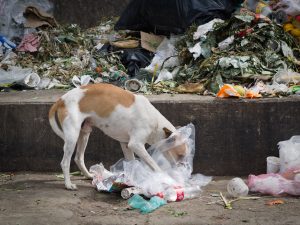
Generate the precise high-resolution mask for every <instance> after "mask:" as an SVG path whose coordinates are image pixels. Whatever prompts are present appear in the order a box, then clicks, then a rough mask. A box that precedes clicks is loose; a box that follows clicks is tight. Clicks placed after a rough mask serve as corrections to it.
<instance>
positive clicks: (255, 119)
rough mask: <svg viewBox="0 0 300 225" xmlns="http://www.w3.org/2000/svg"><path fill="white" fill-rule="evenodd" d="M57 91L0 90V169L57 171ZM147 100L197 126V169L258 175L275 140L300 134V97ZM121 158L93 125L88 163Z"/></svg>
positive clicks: (173, 118)
mask: <svg viewBox="0 0 300 225" xmlns="http://www.w3.org/2000/svg"><path fill="white" fill-rule="evenodd" d="M61 94H62V93H57V92H18V93H8V94H5V93H1V94H0V118H1V122H0V171H20V170H30V171H60V166H59V164H60V161H61V158H62V153H63V152H62V145H63V142H62V140H61V139H59V138H58V137H57V136H56V135H55V134H54V133H53V131H52V130H51V128H50V126H49V123H48V119H47V114H48V110H49V108H50V105H51V104H52V102H53V101H54V100H55V99H56V98H57V97H58V96H60V95H61ZM149 98H150V100H151V101H152V102H153V104H154V105H155V106H156V107H157V108H158V109H159V110H160V111H161V113H162V114H163V115H165V116H166V117H167V118H168V119H169V120H170V121H171V122H172V123H173V124H175V125H186V124H187V123H189V122H192V123H193V124H194V125H195V126H196V155H195V158H194V170H195V172H201V173H205V174H210V175H247V174H249V173H255V174H257V173H262V172H264V171H265V158H266V156H268V155H278V148H277V146H276V145H277V143H278V142H279V141H281V140H286V139H288V138H290V137H291V136H292V135H296V134H300V126H299V124H300V116H299V115H300V98H283V99H264V100H234V99H228V100H220V99H215V98H211V97H201V96H190V95H179V96H175V97H171V96H166V95H163V96H149ZM121 157H122V154H121V149H120V146H119V144H118V143H117V142H116V141H114V140H112V139H110V138H108V137H106V136H104V135H103V134H102V133H101V132H100V131H99V130H96V129H95V130H94V132H93V133H92V135H91V137H90V141H89V144H88V147H87V152H86V162H87V165H88V166H91V165H93V164H94V163H99V162H103V163H104V164H105V166H110V165H112V164H113V163H114V162H116V161H117V160H118V159H120V158H121ZM73 168H74V169H75V167H74V163H73Z"/></svg>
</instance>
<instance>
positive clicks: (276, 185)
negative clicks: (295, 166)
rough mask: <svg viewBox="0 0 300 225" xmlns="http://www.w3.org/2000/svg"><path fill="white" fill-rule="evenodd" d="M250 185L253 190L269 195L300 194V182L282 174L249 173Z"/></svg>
mask: <svg viewBox="0 0 300 225" xmlns="http://www.w3.org/2000/svg"><path fill="white" fill-rule="evenodd" d="M247 183H248V187H249V190H250V191H252V192H260V193H262V194H269V195H274V196H278V195H282V194H289V195H295V196H297V195H300V182H299V181H296V180H288V179H286V178H284V177H283V176H281V175H280V174H274V173H270V174H262V175H259V176H255V175H249V177H248V182H247Z"/></svg>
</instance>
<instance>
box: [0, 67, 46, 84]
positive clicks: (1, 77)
mask: <svg viewBox="0 0 300 225" xmlns="http://www.w3.org/2000/svg"><path fill="white" fill-rule="evenodd" d="M40 81H41V78H40V77H39V75H38V74H36V73H35V72H33V71H32V69H31V68H21V67H17V66H10V67H9V68H8V70H3V69H1V68H0V85H4V86H5V85H11V84H13V83H16V84H19V85H22V86H24V87H29V88H34V87H37V85H38V84H39V83H40Z"/></svg>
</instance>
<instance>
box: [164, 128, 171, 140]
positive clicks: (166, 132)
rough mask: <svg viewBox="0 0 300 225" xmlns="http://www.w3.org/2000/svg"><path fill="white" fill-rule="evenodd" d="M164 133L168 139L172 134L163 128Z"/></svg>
mask: <svg viewBox="0 0 300 225" xmlns="http://www.w3.org/2000/svg"><path fill="white" fill-rule="evenodd" d="M163 130H164V132H165V135H166V138H168V137H170V136H171V134H172V131H170V130H169V129H168V128H166V127H164V128H163Z"/></svg>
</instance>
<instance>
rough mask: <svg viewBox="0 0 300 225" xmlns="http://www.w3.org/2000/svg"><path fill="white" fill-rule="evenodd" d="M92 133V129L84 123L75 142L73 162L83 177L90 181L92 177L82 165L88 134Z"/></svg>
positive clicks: (83, 164)
mask: <svg viewBox="0 0 300 225" xmlns="http://www.w3.org/2000/svg"><path fill="white" fill-rule="evenodd" d="M91 132H92V127H91V126H90V125H89V124H88V123H85V122H84V124H83V126H82V128H81V131H80V134H79V138H78V141H77V150H76V155H75V162H76V164H77V166H78V168H79V169H80V171H81V172H82V173H83V175H84V176H85V177H86V178H88V179H92V178H93V175H92V174H90V173H89V171H88V170H87V168H86V166H85V163H84V152H85V149H86V146H87V143H88V140H89V136H90V133H91Z"/></svg>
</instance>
